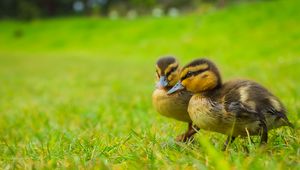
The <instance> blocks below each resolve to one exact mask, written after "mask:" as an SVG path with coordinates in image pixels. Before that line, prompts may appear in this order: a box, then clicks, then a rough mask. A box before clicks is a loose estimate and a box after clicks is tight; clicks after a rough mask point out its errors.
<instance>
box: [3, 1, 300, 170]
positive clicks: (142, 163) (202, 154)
mask: <svg viewBox="0 0 300 170" xmlns="http://www.w3.org/2000/svg"><path fill="white" fill-rule="evenodd" d="M91 2H93V3H91ZM75 4H77V6H76V5H75ZM80 4H81V5H80ZM299 6H300V1H297V0H268V1H250V0H249V1H242V0H239V1H228V0H221V1H208V0H207V1H180V0H176V1H167V0H165V1H158V0H157V1H155V0H147V1H138V0H128V1H117V0H115V1H109V0H104V1H101V0H100V1H96V0H95V1H73V0H65V1H34V0H31V1H21V0H15V1H9V0H2V1H1V3H0V7H1V9H0V11H1V13H0V16H1V18H2V19H1V21H0V167H1V169H15V168H17V169H32V168H37V169H52V168H59V169H61V168H62V169H64V168H67V169H68V168H70V169H74V168H76V169H85V168H89V169H91V168H96V169H99V168H100V169H137V168H143V169H162V168H167V169H262V168H268V169H300V144H299V143H300V137H299V135H300V133H299V124H300V121H299V117H300V103H299V95H300V88H299V83H300V78H299V74H300V68H299V67H300V48H299V44H300V31H299V30H300V12H299ZM75 9H76V10H75ZM78 9H80V10H78ZM164 55H174V56H176V57H177V58H178V59H179V61H180V62H181V64H182V65H185V64H186V63H187V62H189V61H191V60H192V59H194V58H198V57H207V58H210V59H211V60H213V61H215V62H216V64H217V65H218V66H219V67H220V71H221V73H222V76H223V79H224V80H225V81H226V80H229V79H234V78H246V79H252V80H255V81H257V82H259V83H261V84H262V85H264V86H265V87H267V88H268V89H270V90H271V91H272V92H273V93H274V94H275V95H276V96H278V97H279V98H280V99H281V101H282V102H283V103H284V104H285V106H286V108H287V110H288V117H289V119H290V120H291V122H292V123H294V124H295V126H296V128H295V129H294V130H291V129H289V128H280V129H277V130H273V131H271V132H270V135H269V138H270V140H269V144H268V147H267V149H260V148H259V147H258V146H257V143H258V142H257V138H255V137H253V140H254V141H256V142H255V143H251V142H249V141H248V139H238V140H236V141H235V142H234V143H233V144H232V145H231V147H230V149H229V150H228V152H221V147H222V145H223V142H224V141H225V138H226V137H225V136H224V135H221V134H217V133H213V132H208V131H200V132H199V133H198V134H197V135H196V139H195V142H194V143H188V144H176V143H174V137H175V136H176V135H177V134H180V133H181V132H183V131H184V130H185V128H186V125H185V124H184V123H181V122H177V121H175V120H170V119H168V118H165V117H162V116H161V115H159V114H158V113H156V111H155V110H154V109H153V107H152V103H151V94H152V91H153V90H154V84H155V83H154V81H155V62H156V60H157V59H158V58H159V57H160V56H164Z"/></svg>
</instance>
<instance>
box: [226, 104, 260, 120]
mask: <svg viewBox="0 0 300 170" xmlns="http://www.w3.org/2000/svg"><path fill="white" fill-rule="evenodd" d="M225 110H226V112H228V113H232V114H234V116H235V117H236V118H237V119H243V120H248V121H256V120H261V119H264V118H263V114H260V113H258V112H256V111H255V110H252V109H251V108H250V107H247V106H246V105H244V104H243V103H241V102H236V101H233V102H229V103H228V102H227V103H226V104H225Z"/></svg>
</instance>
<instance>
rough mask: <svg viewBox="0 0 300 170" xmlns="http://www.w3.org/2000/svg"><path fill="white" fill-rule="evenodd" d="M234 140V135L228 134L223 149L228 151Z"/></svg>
mask: <svg viewBox="0 0 300 170" xmlns="http://www.w3.org/2000/svg"><path fill="white" fill-rule="evenodd" d="M234 140H235V137H234V136H228V137H227V139H226V141H225V143H224V146H223V149H222V151H226V149H227V147H228V145H229V144H231V143H232V142H233V141H234Z"/></svg>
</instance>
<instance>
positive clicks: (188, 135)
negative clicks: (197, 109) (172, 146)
mask: <svg viewBox="0 0 300 170" xmlns="http://www.w3.org/2000/svg"><path fill="white" fill-rule="evenodd" d="M198 130H200V128H198V127H197V126H195V125H193V124H192V123H189V124H188V130H187V131H186V132H185V133H183V134H181V135H179V136H177V137H176V141H177V142H188V141H192V140H193V139H194V135H195V134H196V133H197V132H198Z"/></svg>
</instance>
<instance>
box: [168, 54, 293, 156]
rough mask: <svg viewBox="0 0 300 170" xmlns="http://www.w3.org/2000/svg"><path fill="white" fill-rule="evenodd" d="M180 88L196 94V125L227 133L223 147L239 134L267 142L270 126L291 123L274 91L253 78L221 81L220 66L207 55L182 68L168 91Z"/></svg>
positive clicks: (190, 110) (190, 109)
mask: <svg viewBox="0 0 300 170" xmlns="http://www.w3.org/2000/svg"><path fill="white" fill-rule="evenodd" d="M180 90H187V91H190V92H192V93H193V94H194V95H193V96H192V98H191V99H190V102H189V105H188V113H189V115H190V118H191V119H192V121H193V122H194V123H195V125H196V126H198V127H199V128H200V129H204V130H209V131H214V132H219V133H222V134H226V135H228V137H227V140H226V142H225V144H224V148H223V150H225V149H226V148H227V145H228V144H229V143H231V142H233V141H234V139H235V138H236V137H238V136H248V135H260V136H261V142H260V143H261V144H266V143H267V141H268V131H269V130H271V129H274V128H278V127H281V126H291V127H292V124H291V123H290V122H289V120H288V118H287V116H286V115H285V113H286V111H285V108H284V106H283V104H282V103H281V102H280V101H279V99H278V98H277V97H275V96H274V95H273V94H272V93H271V92H269V91H268V90H267V89H266V88H264V87H263V86H261V85H260V84H258V83H256V82H253V81H250V80H231V81H228V82H225V83H222V80H221V75H220V72H219V71H218V68H217V67H216V65H215V64H214V63H213V62H212V61H210V60H208V59H197V60H194V61H192V62H191V63H189V64H188V65H186V66H185V67H183V68H182V70H181V73H180V80H179V81H178V83H177V84H176V85H175V86H173V88H172V89H170V90H169V91H168V94H172V93H174V92H176V91H180Z"/></svg>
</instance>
